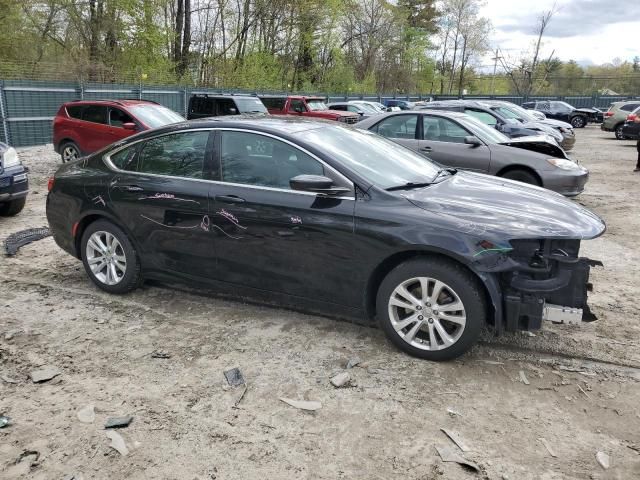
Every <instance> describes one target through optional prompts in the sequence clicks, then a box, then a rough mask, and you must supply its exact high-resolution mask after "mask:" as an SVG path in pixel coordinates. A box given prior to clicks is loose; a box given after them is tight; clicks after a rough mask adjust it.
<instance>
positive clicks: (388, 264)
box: [364, 247, 502, 330]
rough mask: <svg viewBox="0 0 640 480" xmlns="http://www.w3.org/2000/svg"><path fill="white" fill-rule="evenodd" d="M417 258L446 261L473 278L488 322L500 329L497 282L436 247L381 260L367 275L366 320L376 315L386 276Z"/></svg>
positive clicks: (458, 257) (500, 313) (463, 260)
mask: <svg viewBox="0 0 640 480" xmlns="http://www.w3.org/2000/svg"><path fill="white" fill-rule="evenodd" d="M419 257H423V258H424V257H427V258H441V259H445V260H447V261H450V262H454V263H456V264H457V265H459V266H460V267H462V268H463V269H464V270H466V271H467V272H469V274H471V276H472V277H474V278H475V279H476V280H477V281H478V282H479V284H480V285H481V286H482V290H483V293H484V296H485V300H486V304H487V306H488V309H489V311H488V312H487V314H488V315H487V318H488V319H489V320H493V324H494V325H496V326H497V330H500V329H501V326H502V293H501V291H500V287H499V285H498V282H497V281H495V280H494V279H493V277H492V276H489V275H487V274H483V273H481V272H478V271H476V270H475V269H474V268H473V267H472V266H471V265H470V264H469V262H468V261H466V260H465V259H464V258H463V257H460V256H458V255H455V254H453V253H452V252H449V251H445V250H442V249H439V248H436V247H431V248H428V249H424V248H422V249H418V248H415V249H408V250H402V251H399V252H395V253H393V254H391V255H389V256H388V257H386V258H385V259H384V260H382V261H381V262H380V263H379V264H378V265H377V266H376V268H374V270H373V271H372V272H371V274H370V275H369V279H368V281H367V286H366V290H365V298H364V308H365V313H366V316H367V318H369V319H373V318H374V317H375V315H376V296H377V294H378V290H379V288H380V285H381V283H382V281H383V280H384V278H385V277H386V276H387V274H388V273H389V272H390V271H391V270H393V269H394V268H395V267H397V266H398V265H400V264H401V263H403V262H406V261H407V260H410V259H413V258H419Z"/></svg>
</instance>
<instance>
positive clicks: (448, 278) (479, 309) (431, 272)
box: [376, 257, 487, 361]
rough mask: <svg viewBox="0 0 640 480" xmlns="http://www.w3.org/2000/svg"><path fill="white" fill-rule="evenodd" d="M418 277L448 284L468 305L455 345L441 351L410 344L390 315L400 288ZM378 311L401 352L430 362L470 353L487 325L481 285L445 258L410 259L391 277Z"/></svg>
mask: <svg viewBox="0 0 640 480" xmlns="http://www.w3.org/2000/svg"><path fill="white" fill-rule="evenodd" d="M416 277H429V278H432V279H435V280H439V281H441V282H444V283H445V284H446V285H448V286H450V287H451V288H452V289H453V290H454V291H455V292H456V294H457V295H458V297H459V299H460V301H461V302H462V304H463V305H464V309H465V313H466V324H465V326H464V330H463V331H462V334H461V335H460V337H459V338H458V340H457V341H455V343H453V344H452V345H451V346H449V347H446V348H442V349H440V350H424V349H421V348H418V347H414V346H413V345H410V344H409V343H407V342H406V341H405V340H403V339H402V337H401V336H400V335H399V334H398V332H396V330H395V329H394V327H393V324H392V323H391V318H390V316H389V299H390V298H391V295H392V294H393V292H394V290H395V289H396V287H397V286H399V285H400V284H402V283H403V282H405V281H406V280H410V279H412V278H416ZM376 312H377V319H378V323H379V325H380V328H381V329H382V330H383V331H384V332H385V334H386V335H387V337H388V338H389V340H390V341H391V342H393V343H394V344H395V345H396V346H397V347H398V348H399V349H400V350H402V351H404V352H406V353H408V354H409V355H413V356H415V357H419V358H423V359H426V360H433V361H443V360H450V359H453V358H456V357H458V356H460V355H462V354H463V353H465V352H466V351H468V350H469V349H470V348H471V347H472V346H473V345H474V343H476V341H477V340H478V337H479V336H480V332H481V330H482V328H483V326H484V325H485V323H486V319H487V306H486V300H485V296H484V292H483V290H482V286H481V285H480V282H479V281H478V280H477V279H476V278H475V277H473V275H472V274H471V273H469V272H468V271H467V270H465V269H464V267H462V266H461V265H459V264H457V263H455V262H453V261H450V260H447V259H443V258H437V257H420V258H414V259H411V260H407V261H406V262H404V263H401V264H400V265H398V266H397V267H395V268H394V269H393V270H391V272H389V273H388V274H387V276H386V277H385V278H384V280H383V281H382V283H381V284H380V288H379V289H378V293H377V296H376Z"/></svg>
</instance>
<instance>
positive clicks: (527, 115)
mask: <svg viewBox="0 0 640 480" xmlns="http://www.w3.org/2000/svg"><path fill="white" fill-rule="evenodd" d="M506 108H508V109H509V110H511V111H512V112H515V113H516V114H518V115H519V116H520V118H522V119H523V120H527V121H530V122H537V121H538V120H536V118H535V117H534V116H533V115H531V114H530V113H529V112H528V111H527V110H526V109H524V108H522V107H521V106H519V105H509V106H508V107H506Z"/></svg>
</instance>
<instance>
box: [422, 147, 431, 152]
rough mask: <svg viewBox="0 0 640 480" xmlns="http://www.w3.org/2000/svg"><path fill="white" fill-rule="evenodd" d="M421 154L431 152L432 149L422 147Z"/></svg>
mask: <svg viewBox="0 0 640 480" xmlns="http://www.w3.org/2000/svg"><path fill="white" fill-rule="evenodd" d="M420 151H421V152H430V151H431V147H422V148H420Z"/></svg>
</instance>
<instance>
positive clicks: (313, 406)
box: [280, 397, 322, 411]
mask: <svg viewBox="0 0 640 480" xmlns="http://www.w3.org/2000/svg"><path fill="white" fill-rule="evenodd" d="M280 400H281V401H283V402H284V403H286V404H288V405H291V406H292V407H295V408H299V409H300V410H309V411H314V410H320V409H321V408H322V404H321V403H320V402H315V401H309V400H294V399H292V398H283V397H280Z"/></svg>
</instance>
